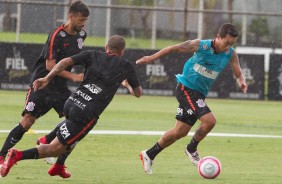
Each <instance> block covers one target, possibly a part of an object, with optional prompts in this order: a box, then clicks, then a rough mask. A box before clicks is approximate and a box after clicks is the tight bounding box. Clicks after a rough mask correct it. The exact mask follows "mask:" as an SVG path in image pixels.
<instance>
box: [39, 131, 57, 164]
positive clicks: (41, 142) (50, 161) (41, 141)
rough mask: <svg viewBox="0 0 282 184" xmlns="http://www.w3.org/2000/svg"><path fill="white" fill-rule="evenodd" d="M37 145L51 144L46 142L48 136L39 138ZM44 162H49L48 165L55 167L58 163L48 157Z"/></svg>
mask: <svg viewBox="0 0 282 184" xmlns="http://www.w3.org/2000/svg"><path fill="white" fill-rule="evenodd" d="M36 144H37V145H40V144H49V142H48V141H47V140H46V136H43V137H39V138H38V139H37V141H36ZM44 161H45V162H47V164H50V165H53V164H55V163H56V159H55V158H54V157H46V158H44Z"/></svg>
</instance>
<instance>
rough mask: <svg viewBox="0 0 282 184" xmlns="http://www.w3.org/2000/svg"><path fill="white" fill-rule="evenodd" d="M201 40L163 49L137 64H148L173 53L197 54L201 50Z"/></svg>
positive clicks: (143, 58)
mask: <svg viewBox="0 0 282 184" xmlns="http://www.w3.org/2000/svg"><path fill="white" fill-rule="evenodd" d="M199 44H200V40H187V41H185V42H183V43H180V44H177V45H172V46H168V47H165V48H163V49H161V50H160V51H158V52H156V53H155V54H153V55H151V56H144V57H142V58H141V59H138V60H137V61H136V64H147V63H151V62H153V61H154V60H156V59H158V58H160V57H162V56H165V55H167V54H170V53H173V52H184V53H185V52H196V51H197V50H198V48H199Z"/></svg>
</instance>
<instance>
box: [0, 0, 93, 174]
mask: <svg viewBox="0 0 282 184" xmlns="http://www.w3.org/2000/svg"><path fill="white" fill-rule="evenodd" d="M88 16H89V10H88V7H87V6H86V5H85V4H84V3H82V2H81V1H76V2H74V3H72V4H71V5H70V7H69V11H68V20H67V22H66V23H65V24H63V25H60V26H59V27H57V28H56V29H54V30H53V31H51V33H50V34H49V36H48V39H47V41H46V43H45V45H44V48H43V50H42V52H41V54H40V56H39V58H38V60H37V62H36V63H35V65H34V68H33V73H32V77H31V80H30V89H29V91H28V93H27V95H26V101H25V106H24V110H23V112H22V118H21V120H20V122H19V124H18V125H17V126H16V127H15V128H14V129H12V130H11V131H10V133H9V135H8V137H7V138H6V141H5V142H4V145H3V146H2V149H1V151H0V165H2V164H3V162H4V160H5V157H6V155H7V153H8V150H9V149H10V148H12V147H13V146H15V145H16V144H17V143H18V142H19V141H20V140H21V139H22V137H23V135H24V133H25V132H27V131H28V130H29V129H30V128H31V126H32V125H33V124H34V122H35V121H36V119H37V118H39V117H41V116H43V115H45V114H46V113H47V112H48V111H49V110H50V109H52V108H53V109H55V110H56V112H57V113H58V115H59V117H63V116H64V114H63V107H64V103H65V101H66V100H67V99H68V97H69V96H70V94H71V91H70V90H69V89H68V87H67V84H66V82H67V80H71V81H74V82H81V81H82V80H83V74H75V73H71V72H70V71H71V69H72V66H70V67H68V68H67V69H66V70H64V71H62V72H61V73H60V74H58V75H57V76H56V77H54V79H53V80H52V81H51V82H50V83H49V85H48V86H47V87H46V88H45V89H43V90H40V91H34V89H33V87H32V83H33V82H34V81H35V80H36V79H38V78H42V77H45V76H46V75H47V74H48V73H49V71H50V70H51V69H52V68H53V67H54V66H55V65H56V63H57V62H59V61H60V60H62V59H63V58H65V57H70V56H72V55H75V54H78V53H80V52H81V50H82V47H83V42H84V40H85V38H86V36H87V35H86V32H85V31H84V30H83V28H84V27H85V24H86V21H87V19H88ZM55 137H56V135H55V134H52V133H51V134H49V135H47V136H46V137H44V142H43V143H50V142H51V141H52V140H53V139H54V138H55ZM41 141H42V139H41ZM66 157H67V155H62V156H60V157H59V158H58V160H57V163H56V164H54V165H53V167H51V169H50V170H49V171H48V173H49V174H50V175H59V176H61V177H63V178H68V177H70V176H71V175H70V173H68V172H67V171H65V166H64V162H65V159H66Z"/></svg>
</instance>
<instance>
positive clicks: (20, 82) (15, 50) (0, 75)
mask: <svg viewBox="0 0 282 184" xmlns="http://www.w3.org/2000/svg"><path fill="white" fill-rule="evenodd" d="M42 48H43V46H42V45H37V44H12V43H0V56H1V57H0V63H1V65H0V82H1V89H13V90H26V89H28V88H29V86H28V84H29V80H30V77H31V72H32V69H33V68H32V67H33V65H34V64H35V62H36V59H37V57H39V54H40V52H41V49H42Z"/></svg>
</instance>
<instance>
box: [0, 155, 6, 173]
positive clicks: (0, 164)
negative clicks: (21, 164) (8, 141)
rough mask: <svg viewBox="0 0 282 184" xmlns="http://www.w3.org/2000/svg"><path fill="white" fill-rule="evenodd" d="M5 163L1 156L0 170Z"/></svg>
mask: <svg viewBox="0 0 282 184" xmlns="http://www.w3.org/2000/svg"><path fill="white" fill-rule="evenodd" d="M4 162H5V157H3V156H0V170H1V168H2V165H3V164H4Z"/></svg>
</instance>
